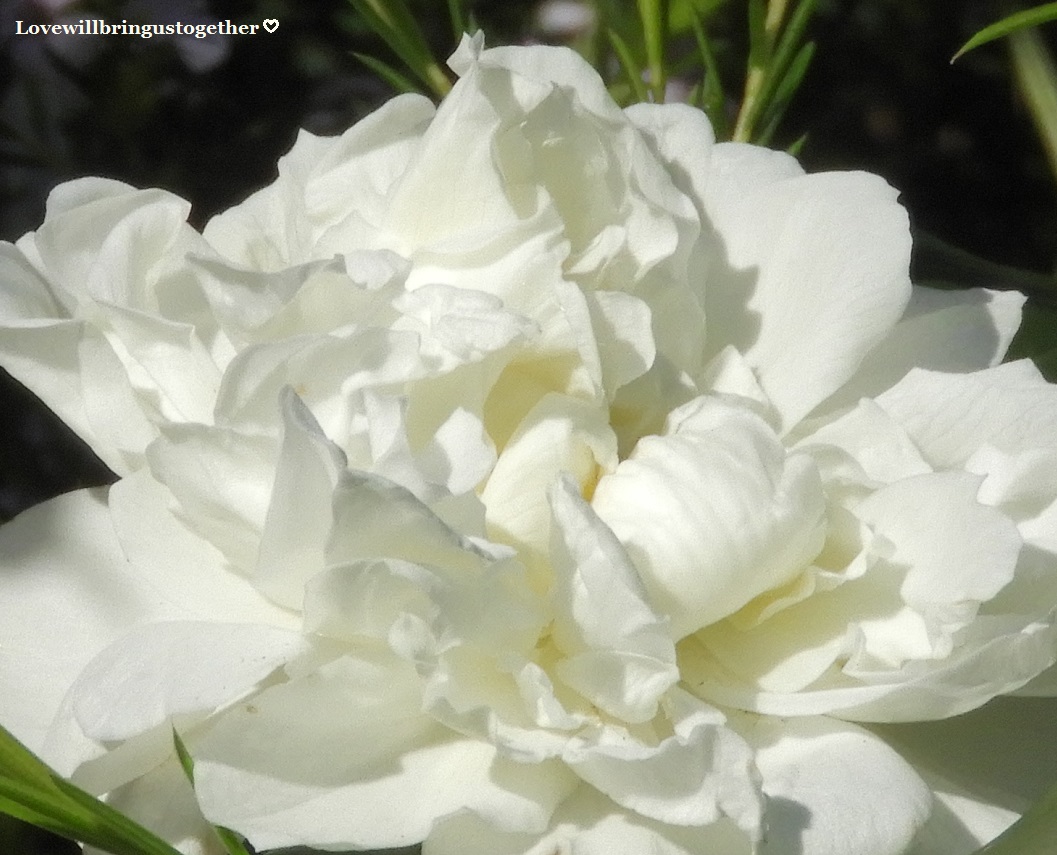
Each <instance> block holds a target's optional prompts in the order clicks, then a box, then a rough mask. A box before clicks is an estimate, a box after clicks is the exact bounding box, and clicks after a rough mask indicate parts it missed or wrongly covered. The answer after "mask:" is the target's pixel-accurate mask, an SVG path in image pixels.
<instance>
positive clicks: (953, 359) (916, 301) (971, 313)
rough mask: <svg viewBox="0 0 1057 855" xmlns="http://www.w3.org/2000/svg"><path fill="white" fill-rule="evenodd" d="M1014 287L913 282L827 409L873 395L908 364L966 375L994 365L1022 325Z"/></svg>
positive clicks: (898, 376) (896, 378)
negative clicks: (887, 329) (896, 315)
mask: <svg viewBox="0 0 1057 855" xmlns="http://www.w3.org/2000/svg"><path fill="white" fill-rule="evenodd" d="M1024 300H1025V297H1024V295H1023V294H1018V293H1017V292H1016V291H985V290H983V289H981V288H975V289H971V290H961V289H957V290H950V291H941V290H937V289H934V288H923V287H921V286H915V287H914V289H913V291H912V292H911V297H910V304H909V305H908V306H907V311H906V314H905V315H904V316H903V318H902V319H901V320H900V321H899V323H898V324H896V325H895V327H893V328H892V331H891V333H890V334H889V335H888V336H886V337H885V339H884V340H883V341H882V342H881V343H880V344H878V345H877V347H875V348H874V349H873V350H872V351H870V353H869V354H868V355H867V357H866V359H865V360H864V361H863V363H862V365H861V366H860V368H859V370H858V371H857V372H856V373H855V375H854V376H853V377H852V378H851V379H850V380H848V382H847V383H846V384H845V385H844V386H843V387H842V388H841V389H840V390H839V391H837V392H836V393H835V394H834V395H833V397H831V398H830V399H829V400H828V401H826V403H825V408H826V409H830V408H834V409H835V408H837V407H840V406H843V405H846V404H852V403H854V402H855V401H857V400H859V399H860V398H863V397H867V398H870V397H874V396H876V395H878V394H880V393H881V392H884V391H885V390H886V389H889V388H891V387H892V386H894V385H895V384H896V383H897V382H898V381H899V380H901V379H902V378H903V377H904V376H905V375H906V373H907V372H908V371H910V370H911V369H912V368H926V369H930V370H933V371H944V372H955V373H967V372H970V371H980V370H982V369H984V368H991V367H993V366H995V365H998V363H999V362H1001V361H1002V357H1003V356H1005V353H1006V351H1007V350H1008V349H1009V343H1010V342H1011V341H1012V340H1013V335H1014V333H1016V331H1017V328H1018V327H1019V326H1020V316H1021V307H1022V306H1023V305H1024Z"/></svg>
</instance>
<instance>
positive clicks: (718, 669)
mask: <svg viewBox="0 0 1057 855" xmlns="http://www.w3.org/2000/svg"><path fill="white" fill-rule="evenodd" d="M452 67H453V68H454V69H455V70H456V71H457V72H458V73H459V74H460V76H461V80H460V82H459V83H458V84H457V85H456V86H455V88H454V90H453V92H452V93H451V95H450V96H449V97H448V98H447V99H445V101H444V102H443V103H442V104H441V105H440V107H439V108H436V109H435V108H434V107H433V105H431V104H430V103H429V102H428V101H426V100H425V99H423V98H418V97H415V96H403V97H400V98H396V99H394V100H393V101H391V102H390V103H389V104H387V105H386V106H385V107H383V108H382V109H381V110H379V111H378V112H376V113H375V114H373V115H371V116H369V117H368V118H366V119H365V120H363V121H362V122H360V123H359V124H358V125H356V126H355V127H353V128H352V129H350V130H349V131H348V132H347V133H346V134H344V135H343V136H341V137H338V138H334V139H320V138H316V137H313V136H311V135H308V134H302V136H301V137H300V138H299V139H298V142H297V144H296V145H295V147H294V149H293V150H292V151H291V152H290V154H289V155H287V157H286V158H284V159H283V160H282V161H281V162H280V167H279V169H280V174H279V178H278V180H277V181H276V182H275V183H274V184H273V185H271V186H270V187H267V188H265V189H264V190H262V191H260V192H259V193H257V194H255V195H254V196H252V197H250V198H249V199H248V200H246V202H244V203H243V204H242V205H239V206H237V207H235V208H233V209H232V210H230V211H228V212H226V213H224V214H222V215H220V216H219V217H217V218H215V219H214V220H213V221H212V222H210V223H209V225H208V226H207V227H206V229H205V231H204V233H203V234H202V235H199V234H197V233H195V232H194V230H192V229H191V228H190V227H189V226H187V225H186V223H185V217H186V214H187V206H186V205H185V203H183V202H182V201H181V200H178V199H176V198H174V197H172V196H170V195H168V194H165V193H162V192H160V191H136V190H133V189H131V188H128V187H126V186H124V185H120V184H117V183H115V182H108V181H103V180H101V179H84V180H82V181H78V182H73V183H71V184H68V185H65V186H63V187H61V188H59V189H58V190H57V191H56V192H55V193H54V194H53V196H52V198H51V200H50V201H49V207H48V213H47V217H46V220H45V222H44V224H43V225H42V227H41V228H40V229H39V230H38V231H37V232H35V233H33V234H30V235H27V236H26V237H25V238H23V239H22V240H21V241H19V242H18V244H16V245H14V246H11V245H4V246H3V248H2V251H0V266H2V270H3V276H4V281H5V288H4V291H3V292H2V295H0V300H2V302H0V359H2V362H3V364H4V366H5V367H7V368H8V369H9V370H11V371H12V373H14V374H15V375H16V376H17V377H19V379H21V380H22V381H23V382H25V383H26V384H27V385H28V386H30V388H32V389H33V390H34V391H36V392H37V393H38V394H39V395H40V396H41V397H42V398H43V399H44V400H45V401H46V402H47V403H48V404H49V405H50V406H51V407H52V408H53V409H55V410H56V412H58V413H59V414H60V415H61V416H62V417H63V418H64V419H65V420H66V421H67V422H68V423H69V424H70V425H71V426H72V427H73V428H74V429H75V430H77V431H78V432H79V433H80V434H81V436H83V437H84V438H85V439H86V440H87V441H88V442H89V443H90V444H91V445H92V447H93V448H94V449H95V450H96V452H97V453H98V454H99V455H100V457H102V459H103V460H104V461H105V462H107V464H108V465H110V466H111V467H112V468H113V469H114V470H115V471H116V472H117V473H118V474H119V475H120V476H122V477H121V480H120V481H119V482H118V483H116V484H115V485H114V486H112V487H111V488H109V490H93V491H81V492H77V493H72V494H69V495H67V496H63V497H60V498H58V499H55V500H53V501H51V502H48V503H45V504H44V505H41V506H39V507H38V508H35V509H32V510H30V511H29V512H27V513H26V514H24V515H23V516H21V517H20V518H19V519H17V520H15V521H14V522H12V523H11V524H10V525H8V526H6V527H5V529H4V530H3V531H2V533H0V559H2V562H3V570H4V572H3V574H2V575H0V586H2V588H0V685H2V686H3V687H4V691H3V692H2V693H0V697H2V700H0V722H2V723H3V724H4V725H5V726H6V727H8V728H10V729H12V730H13V731H14V733H15V734H16V735H17V736H19V737H20V738H22V739H23V740H24V741H26V742H27V743H28V744H29V745H30V746H31V747H32V748H34V750H37V751H38V752H40V753H41V754H42V755H43V756H44V757H45V759H47V760H48V761H49V762H51V763H52V764H54V765H55V766H56V767H57V768H59V770H60V771H61V772H63V773H64V774H69V775H71V776H72V777H73V780H74V781H76V782H78V783H80V784H81V785H82V786H85V787H86V788H88V789H90V790H92V791H94V792H98V793H109V794H110V795H109V799H110V801H111V802H112V803H114V804H116V805H117V806H118V807H119V808H121V809H123V810H126V811H127V812H129V813H130V814H131V815H133V816H135V817H138V818H140V819H142V820H143V821H144V822H146V823H147V824H148V825H151V826H153V827H155V828H157V829H158V830H159V831H160V832H161V833H162V834H164V835H165V836H167V837H168V838H170V839H172V840H174V841H176V842H178V843H179V845H180V846H181V847H183V848H184V849H185V850H187V851H188V852H199V851H208V850H209V847H210V846H211V845H212V844H211V843H210V840H211V838H210V837H209V833H208V829H207V828H206V826H205V824H204V821H203V818H202V814H203V813H204V815H205V817H207V818H208V819H209V820H210V821H211V822H214V823H218V824H222V825H225V826H229V827H232V828H234V829H236V830H238V831H240V832H242V833H244V834H245V835H247V837H248V838H249V839H250V841H251V842H252V843H253V844H254V845H255V846H256V847H258V848H259V849H263V848H272V847H279V846H287V845H293V844H308V845H313V846H318V847H323V848H328V849H343V848H346V849H347V848H353V849H363V848H382V847H394V846H401V845H406V844H412V843H416V842H419V841H425V842H424V845H423V851H424V852H425V853H427V855H445V853H456V852H458V853H481V855H497V853H529V852H532V853H544V852H547V853H549V852H552V851H575V852H577V853H603V852H604V853H607V855H611V853H618V855H619V853H627V854H628V855H632V853H636V855H637V853H641V852H644V851H651V852H658V853H670V855H674V853H694V855H700V853H703V852H714V853H719V855H743V853H748V852H750V851H751V850H752V848H753V847H754V846H756V848H757V850H758V851H761V852H766V853H786V852H789V853H792V852H798V853H803V855H823V853H834V855H836V853H842V855H898V853H902V852H906V851H915V852H917V851H920V852H926V851H927V852H932V853H941V855H942V853H950V855H958V853H963V852H967V851H969V850H970V849H971V848H973V847H974V846H976V845H977V844H978V843H979V842H981V841H984V840H987V839H990V838H991V837H993V836H995V834H997V833H998V832H999V831H1000V830H1001V829H1002V828H1004V827H1005V826H1006V825H1008V824H1009V823H1010V822H1011V821H1012V820H1013V819H1014V818H1015V816H1016V815H1017V811H1019V810H1021V809H1023V807H1024V806H1025V805H1026V803H1027V799H1029V798H1030V797H1031V796H1033V795H1037V793H1038V786H1039V785H1040V784H1041V783H1045V782H1044V781H1039V780H1036V777H1037V776H1038V775H1039V774H1042V775H1045V770H1044V768H1043V767H1044V766H1045V765H1046V764H1044V763H1041V762H1040V760H1039V757H1038V755H1037V753H1036V754H1032V755H1031V757H1029V758H1028V760H1029V762H1028V763H1026V764H1022V766H1021V767H1020V768H1019V770H1018V771H1019V778H1018V783H1017V785H1015V786H1013V787H1006V788H1005V791H1004V792H1002V793H1001V794H1000V795H996V793H995V786H994V782H995V781H996V780H997V779H998V776H999V775H1000V769H999V766H1000V765H1001V764H998V763H996V761H995V760H994V758H992V757H990V756H988V757H987V758H986V762H981V763H980V764H979V765H974V763H972V762H959V763H951V762H950V760H951V757H952V756H957V755H955V754H954V753H953V752H954V751H955V750H956V749H957V748H958V747H962V748H964V746H965V745H967V744H971V742H972V740H976V739H978V738H979V730H978V728H983V727H989V728H990V730H989V735H988V739H989V740H991V743H990V744H992V745H995V746H1004V745H1006V744H1007V742H1008V739H1009V738H1010V736H1011V734H1012V735H1015V736H1023V734H1024V733H1025V732H1032V731H1029V730H1028V728H1031V727H1034V728H1035V731H1034V732H1036V733H1037V736H1036V737H1035V741H1034V743H1033V750H1034V751H1036V752H1039V751H1042V752H1044V751H1049V750H1051V749H1049V748H1048V747H1047V746H1049V745H1051V744H1053V740H1052V739H1049V738H1048V736H1047V735H1046V734H1047V732H1052V722H1051V719H1052V716H1044V715H1041V714H1040V710H1042V708H1041V707H1039V706H1037V705H1034V704H1033V703H1032V702H1030V701H1027V700H1023V699H1022V700H1020V701H1019V702H1018V701H1013V700H1010V701H1004V700H1000V701H998V702H996V703H997V705H998V706H995V705H989V706H988V707H987V708H986V709H983V710H980V711H979V712H975V713H971V714H970V715H968V716H964V717H962V718H959V719H954V720H952V721H951V722H946V721H935V722H933V721H931V720H938V719H945V718H947V717H950V716H955V715H957V714H960V713H965V712H968V711H971V710H975V709H976V708H978V707H981V706H982V705H984V704H985V703H986V702H988V701H989V700H991V699H992V698H994V697H996V696H997V695H1001V694H1008V693H1011V692H1013V691H1016V690H1022V689H1023V688H1024V687H1025V686H1028V690H1029V691H1035V692H1037V693H1040V694H1046V693H1048V692H1050V691H1051V690H1052V688H1053V686H1054V681H1053V680H1052V676H1051V675H1052V672H1048V671H1047V669H1049V668H1050V666H1051V665H1053V663H1054V660H1055V658H1057V639H1055V628H1054V627H1055V620H1054V608H1055V606H1057V477H1055V475H1054V473H1055V472H1057V466H1054V463H1055V457H1057V446H1055V444H1054V440H1053V437H1054V436H1057V432H1055V430H1054V429H1055V428H1057V391H1055V390H1054V388H1053V387H1051V386H1048V385H1047V384H1046V383H1045V382H1044V381H1043V380H1042V378H1041V377H1040V376H1039V375H1038V373H1037V372H1036V371H1035V369H1034V368H1033V367H1032V366H1031V365H1030V364H1028V363H1012V364H1009V365H1002V366H999V365H998V363H999V361H1000V360H1001V358H1002V355H1003V354H1004V352H1005V349H1006V347H1007V345H1008V343H1009V340H1010V338H1011V337H1012V334H1013V332H1014V331H1015V329H1016V327H1017V325H1018V323H1019V310H1020V304H1021V302H1022V300H1021V298H1020V297H1019V296H1017V295H1009V294H998V293H987V292H979V291H975V292H949V293H944V292H934V291H928V290H924V289H912V288H911V286H910V283H909V281H908V278H907V263H908V256H909V249H910V239H909V234H908V230H907V224H906V216H905V214H904V213H903V211H902V210H901V209H900V208H899V206H898V205H897V204H896V202H895V193H894V191H892V190H891V189H890V188H889V187H887V186H886V185H885V184H884V183H883V182H882V181H880V180H879V179H877V178H875V177H873V176H869V175H864V174H858V173H841V174H824V175H813V176H808V175H804V174H803V173H802V171H801V170H800V168H799V167H798V166H797V165H796V163H795V162H794V161H793V160H792V159H791V158H789V157H787V156H785V155H782V154H778V153H775V152H770V151H765V150H762V149H758V148H754V147H750V146H744V145H732V144H723V145H715V144H713V140H712V134H711V130H710V128H709V127H708V124H707V122H706V120H705V119H704V117H703V116H702V115H701V114H699V113H698V112H696V111H694V110H691V109H689V108H686V107H681V106H645V105H644V106H638V107H633V108H630V109H628V110H626V111H621V110H619V109H618V108H617V107H616V106H615V105H614V104H613V103H612V101H611V100H610V99H609V97H608V95H607V94H606V92H605V89H604V87H603V86H602V84H601V82H600V81H599V80H598V78H597V76H596V75H595V74H594V72H593V71H591V69H590V68H589V67H587V66H586V65H585V64H584V63H583V62H582V61H581V60H580V59H579V58H577V57H576V56H575V55H574V54H572V53H571V52H568V51H564V50H558V49H550V48H542V47H535V48H500V49H494V50H490V51H483V50H482V46H481V43H480V40H479V39H477V40H470V39H467V40H465V41H464V43H463V45H462V46H461V47H460V49H459V51H458V52H457V53H456V55H455V56H454V57H453V58H452ZM995 709H998V710H1000V711H1001V715H1000V716H999V715H998V714H996V713H995V712H994V710H995ZM998 718H1000V719H1001V721H999V722H998V726H995V724H996V719H998ZM855 722H859V723H858V724H857V723H855ZM908 722H925V723H924V724H913V725H911V724H907V723H908ZM1010 722H1016V727H1017V728H1020V730H1016V731H1015V730H1014V725H1013V724H1011V723H1010ZM880 723H886V724H880ZM172 726H175V727H176V728H177V729H178V730H179V731H180V733H181V735H182V736H183V739H184V741H185V742H186V744H187V746H188V748H189V750H190V752H191V754H192V755H193V756H194V758H195V761H196V793H195V795H196V796H197V801H195V799H194V798H193V797H192V794H191V791H190V788H189V787H187V785H186V782H185V781H184V780H183V778H182V773H181V772H180V770H179V768H178V766H177V764H176V761H175V759H174V757H173V752H172V741H171V730H170V729H171V727H172ZM1003 740H1005V741H1003ZM893 746H896V747H898V750H897V749H896V747H893ZM973 750H974V751H975V750H976V749H973ZM996 750H997V749H996ZM973 756H974V757H978V756H980V755H979V754H975V755H973ZM1016 760H1017V758H1016V757H1006V758H1003V759H1002V762H1004V763H1012V762H1014V761H1016ZM1040 770H1041V771H1040ZM199 809H200V810H201V813H200V812H199Z"/></svg>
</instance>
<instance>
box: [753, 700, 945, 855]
mask: <svg viewBox="0 0 1057 855" xmlns="http://www.w3.org/2000/svg"><path fill="white" fill-rule="evenodd" d="M745 722H746V726H747V729H746V731H745V735H746V738H747V739H748V740H749V741H750V743H751V744H753V746H754V747H755V748H756V750H757V754H756V757H757V761H756V762H757V765H758V766H759V768H760V772H761V774H762V775H763V790H764V793H766V795H767V814H766V821H767V836H766V838H765V841H764V843H763V846H762V847H761V849H760V852H761V855H903V853H904V851H905V850H906V847H907V845H908V844H909V843H910V841H911V839H912V838H913V837H914V834H915V833H916V832H917V830H918V829H919V828H921V826H922V825H924V823H925V821H926V820H927V819H928V817H929V814H930V811H931V809H932V794H931V792H930V791H929V788H928V787H927V786H926V785H925V782H924V781H922V780H921V778H920V777H919V776H918V775H917V774H916V773H915V771H914V769H913V768H911V766H910V765H908V764H907V762H906V761H905V760H903V759H902V758H901V757H900V756H899V755H898V754H897V753H896V752H895V751H893V750H892V749H891V748H889V747H888V746H887V745H886V744H885V743H884V742H883V741H882V740H881V739H878V738H877V737H876V736H874V735H873V734H872V733H870V732H869V731H866V730H863V729H862V728H859V727H856V726H855V725H852V724H847V723H845V722H840V721H835V720H833V719H828V718H795V719H784V718H776V717H761V718H754V719H746V720H745Z"/></svg>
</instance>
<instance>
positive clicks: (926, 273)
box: [913, 229, 1057, 303]
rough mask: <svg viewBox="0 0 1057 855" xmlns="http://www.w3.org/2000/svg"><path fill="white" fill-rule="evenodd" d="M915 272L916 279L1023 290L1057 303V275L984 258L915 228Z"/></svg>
mask: <svg viewBox="0 0 1057 855" xmlns="http://www.w3.org/2000/svg"><path fill="white" fill-rule="evenodd" d="M913 273H914V280H915V281H922V280H938V281H939V282H956V283H958V286H959V287H962V288H975V287H980V288H998V289H1005V290H1010V291H1021V292H1023V293H1024V294H1027V295H1028V296H1030V297H1034V298H1036V299H1038V300H1041V301H1043V302H1047V303H1054V302H1057V280H1055V279H1054V278H1053V277H1051V276H1047V275H1046V274H1044V273H1036V272H1034V271H1031V270H1022V269H1020V268H1018V267H1009V266H1008V265H1005V264H997V263H995V262H994V261H989V260H987V259H986V258H980V257H979V256H976V255H973V254H972V253H971V252H967V251H966V250H964V249H961V248H960V247H956V246H953V245H951V244H949V243H946V242H945V241H942V240H940V239H939V238H938V237H936V236H935V235H933V234H929V233H928V232H925V231H921V230H920V229H916V230H915V231H914V270H913Z"/></svg>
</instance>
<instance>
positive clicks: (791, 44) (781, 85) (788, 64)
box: [752, 0, 816, 142]
mask: <svg viewBox="0 0 1057 855" xmlns="http://www.w3.org/2000/svg"><path fill="white" fill-rule="evenodd" d="M815 5H816V0H801V2H800V3H798V4H797V6H796V9H795V10H794V11H793V15H792V17H791V18H790V19H789V24H788V25H787V26H786V28H785V30H784V31H783V32H782V35H781V37H780V38H779V39H778V45H777V47H776V48H775V51H774V58H773V59H772V61H771V64H770V67H769V68H768V69H767V77H766V79H765V80H764V82H763V85H762V86H761V87H760V94H759V97H758V98H757V101H756V107H755V113H754V115H753V116H752V119H753V121H752V127H755V125H756V123H757V121H758V120H759V119H760V117H761V116H763V115H764V114H768V115H769V119H770V121H771V123H773V124H775V126H776V125H777V123H776V122H774V116H773V113H772V111H773V108H774V105H775V103H776V102H779V101H781V100H782V97H781V96H780V95H779V90H782V95H783V96H784V99H785V105H787V104H788V102H789V101H791V100H792V98H793V95H794V94H796V89H797V87H798V86H799V85H800V82H801V80H803V76H804V72H805V71H806V70H807V66H808V64H810V62H811V54H813V52H814V48H813V47H812V48H810V49H809V50H808V56H807V59H806V60H805V59H804V52H805V49H806V47H807V46H806V45H802V44H801V42H802V41H803V37H804V33H805V31H806V30H807V25H808V23H809V22H810V20H811V15H812V14H813V13H814V11H815ZM798 62H799V63H802V67H800V68H799V75H796V74H794V75H793V76H792V77H791V76H790V71H793V70H794V65H795V64H797V63H798ZM785 105H782V106H781V108H780V112H784V109H785ZM772 133H773V129H772ZM758 141H759V136H757V137H755V138H754V139H753V142H758Z"/></svg>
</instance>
